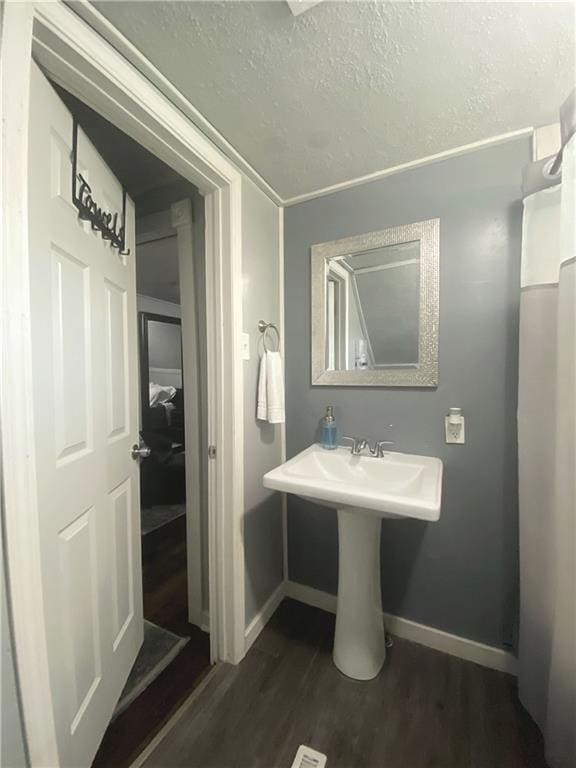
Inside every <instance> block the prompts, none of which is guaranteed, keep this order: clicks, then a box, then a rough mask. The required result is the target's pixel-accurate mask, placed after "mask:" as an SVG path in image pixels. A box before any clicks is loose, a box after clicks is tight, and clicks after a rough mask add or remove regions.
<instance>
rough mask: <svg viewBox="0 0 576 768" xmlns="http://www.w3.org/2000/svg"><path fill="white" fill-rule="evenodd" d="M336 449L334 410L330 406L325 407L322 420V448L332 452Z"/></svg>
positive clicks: (336, 435) (336, 437) (336, 436)
mask: <svg viewBox="0 0 576 768" xmlns="http://www.w3.org/2000/svg"><path fill="white" fill-rule="evenodd" d="M337 447H338V434H337V430H336V420H335V419H334V408H333V407H332V406H331V405H327V406H326V414H325V416H324V418H323V419H322V448H326V449H327V450H328V451H332V450H334V448H337Z"/></svg>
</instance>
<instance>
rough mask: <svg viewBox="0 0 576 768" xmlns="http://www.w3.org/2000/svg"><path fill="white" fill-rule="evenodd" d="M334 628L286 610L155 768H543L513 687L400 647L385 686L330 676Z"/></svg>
mask: <svg viewBox="0 0 576 768" xmlns="http://www.w3.org/2000/svg"><path fill="white" fill-rule="evenodd" d="M333 630H334V617H333V616H331V615H329V614H326V613H324V612H322V611H319V610H317V609H314V608H310V607H307V606H304V605H301V604H299V603H296V602H294V601H291V600H285V601H284V603H283V604H282V605H281V606H280V608H279V609H278V611H277V612H276V614H275V616H274V617H273V619H272V621H271V622H270V623H269V624H268V626H267V627H266V628H265V630H264V631H263V633H262V634H261V635H260V637H259V638H258V640H257V641H256V643H255V645H254V646H253V647H252V649H251V650H250V652H249V653H248V655H247V656H246V658H245V659H244V661H243V662H242V663H241V664H240V665H239V666H237V667H231V666H228V665H222V666H221V667H219V668H218V669H217V670H216V671H215V673H214V674H213V675H212V677H211V678H210V679H209V680H208V681H207V684H206V687H205V688H204V689H203V690H202V691H200V692H199V694H198V697H197V698H196V700H195V701H193V703H192V704H191V706H190V707H189V708H188V709H187V710H186V712H185V713H184V714H183V715H182V717H181V718H180V719H179V720H178V722H177V723H176V724H175V726H174V728H173V729H172V730H171V731H170V732H169V733H168V735H167V736H166V737H165V738H164V740H163V741H162V742H161V743H160V744H159V745H158V746H157V747H156V749H155V750H154V751H153V752H152V754H151V755H150V756H149V757H148V759H147V761H146V762H145V766H146V768H172V767H176V766H181V767H182V768H184V767H186V768H290V766H291V765H292V760H293V759H294V756H295V754H296V750H297V749H298V746H299V745H300V744H307V745H309V746H311V747H313V748H314V749H317V750H318V751H320V752H323V753H324V754H326V755H327V757H328V763H327V766H328V768H544V766H545V762H544V760H543V757H542V744H541V740H540V738H539V734H538V731H537V729H536V727H535V726H534V724H533V723H532V721H531V720H530V719H529V717H528V716H527V715H526V713H524V712H523V710H522V709H521V707H520V706H519V704H518V703H517V696H516V687H515V681H514V679H513V678H511V677H509V676H508V675H505V674H502V673H499V672H495V671H492V670H489V669H485V668H483V667H480V666H478V665H476V664H472V663H470V662H466V661H462V660H461V659H457V658H455V657H452V656H448V655H445V654H443V653H439V652H437V651H433V650H431V649H429V648H425V647H424V646H420V645H417V644H415V643H410V642H408V641H405V640H398V639H396V640H395V642H394V647H393V648H391V649H390V651H389V657H388V659H387V661H386V665H385V667H384V669H383V671H382V672H381V673H380V675H379V676H378V677H377V678H376V679H375V680H372V681H369V682H356V681H354V680H350V679H349V678H346V677H345V676H344V675H342V674H341V673H340V672H338V670H337V669H336V668H335V667H334V665H333V664H332V659H331V646H332V637H333Z"/></svg>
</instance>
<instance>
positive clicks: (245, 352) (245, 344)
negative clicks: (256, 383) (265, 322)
mask: <svg viewBox="0 0 576 768" xmlns="http://www.w3.org/2000/svg"><path fill="white" fill-rule="evenodd" d="M242 360H250V334H249V333H243V334H242Z"/></svg>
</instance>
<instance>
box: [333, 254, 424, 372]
mask: <svg viewBox="0 0 576 768" xmlns="http://www.w3.org/2000/svg"><path fill="white" fill-rule="evenodd" d="M326 280H327V284H326V296H327V302H326V309H327V318H326V329H327V333H326V369H327V370H332V371H334V370H340V371H346V370H352V369H359V370H366V369H372V370H375V369H378V368H382V367H387V366H392V365H404V366H405V365H417V364H418V326H419V307H420V244H419V242H418V241H414V242H409V243H399V244H397V245H389V246H384V247H382V248H374V249H372V250H369V251H362V252H358V253H352V254H349V255H346V256H335V257H333V258H331V259H329V260H328V264H327V270H326Z"/></svg>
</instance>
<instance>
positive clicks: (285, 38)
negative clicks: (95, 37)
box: [94, 0, 574, 199]
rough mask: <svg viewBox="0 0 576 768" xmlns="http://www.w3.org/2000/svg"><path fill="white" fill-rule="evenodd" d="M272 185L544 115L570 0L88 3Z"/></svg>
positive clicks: (455, 142) (566, 75)
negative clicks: (295, 9)
mask: <svg viewBox="0 0 576 768" xmlns="http://www.w3.org/2000/svg"><path fill="white" fill-rule="evenodd" d="M94 5H96V7H97V8H98V10H99V11H100V12H101V13H102V14H103V15H104V16H106V17H107V18H108V19H109V20H110V21H111V22H112V23H113V25H114V26H116V27H117V28H118V29H119V30H120V32H122V33H123V34H124V35H125V36H126V37H127V38H128V39H129V40H130V41H131V42H132V43H133V44H134V45H135V46H136V47H137V48H138V49H139V50H140V51H141V52H142V53H143V54H145V56H146V57H147V58H148V59H149V60H150V61H151V62H152V63H153V64H154V65H155V66H156V67H157V68H158V69H159V70H160V72H161V73H162V74H163V75H165V76H166V77H167V78H168V79H169V80H170V81H171V82H172V83H173V84H174V85H175V86H176V87H177V88H178V89H179V90H180V91H181V92H182V93H183V94H184V96H186V98H187V99H188V100H189V101H190V102H191V103H192V104H193V105H194V106H195V107H196V108H197V109H198V110H200V112H201V113H203V115H204V116H205V117H206V118H207V119H208V120H209V121H210V122H211V123H212V124H213V125H214V126H215V128H217V129H218V131H220V133H221V134H222V135H223V136H224V137H225V138H226V139H227V140H228V141H229V142H230V143H231V144H232V145H233V146H234V147H235V149H236V150H237V151H238V152H240V154H241V155H243V157H244V158H245V159H246V160H247V161H248V162H249V163H251V164H252V166H253V167H254V168H255V169H256V170H257V171H258V172H259V173H260V175H261V176H262V177H263V178H264V179H266V181H268V183H269V184H270V185H271V186H272V187H273V188H274V189H275V190H276V191H277V192H278V193H279V195H280V196H281V197H283V198H285V199H286V198H291V197H293V196H298V195H301V194H305V193H309V192H311V191H313V190H316V189H320V188H323V187H326V186H329V185H332V184H337V183H340V182H345V181H348V180H350V179H353V178H356V177H358V176H362V175H364V174H369V173H373V172H376V171H379V170H382V169H385V168H388V167H391V166H395V165H398V164H401V163H405V162H409V161H412V160H416V159H418V158H422V157H425V156H428V155H431V154H435V153H438V152H442V151H445V150H448V149H452V148H455V147H458V146H461V145H464V144H468V143H472V142H475V141H479V140H482V139H486V138H489V137H492V136H495V135H498V134H502V133H506V132H509V131H514V130H518V129H521V128H526V127H529V126H540V125H545V124H547V123H551V122H555V121H556V120H557V119H558V107H559V105H560V103H561V102H562V101H563V100H564V99H565V98H566V96H567V95H568V93H569V91H570V89H571V88H572V87H573V84H574V5H573V3H572V2H566V3H562V2H556V3H554V2H552V3H547V2H534V3H525V2H497V3H494V2H412V1H409V0H406V1H404V2H378V1H376V2H333V1H332V0H325V2H323V3H321V4H319V5H316V6H315V7H313V8H311V9H310V10H308V11H307V12H306V13H303V14H301V15H299V16H296V17H295V16H293V15H292V13H291V12H290V9H289V7H288V5H287V3H285V2H283V1H280V0H276V1H274V2H261V1H258V2H252V1H251V0H244V2H191V1H188V2H177V1H175V0H171V1H169V2H166V1H165V0H161V1H158V0H155V1H154V2H149V1H145V2H95V3H94Z"/></svg>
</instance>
